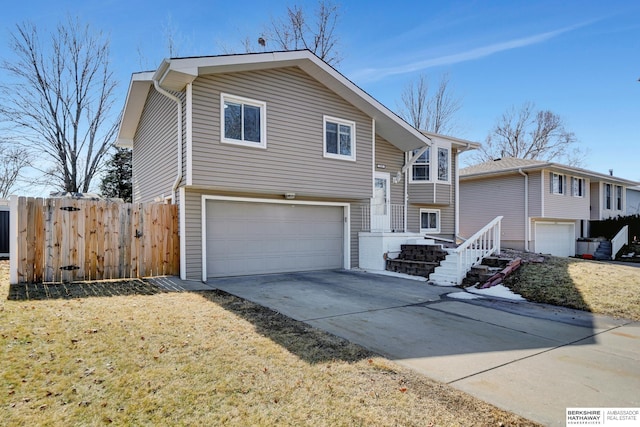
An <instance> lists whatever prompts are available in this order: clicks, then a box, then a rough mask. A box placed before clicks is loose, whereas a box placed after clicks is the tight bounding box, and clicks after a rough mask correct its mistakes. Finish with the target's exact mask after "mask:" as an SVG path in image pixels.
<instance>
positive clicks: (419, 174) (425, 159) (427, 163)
mask: <svg viewBox="0 0 640 427" xmlns="http://www.w3.org/2000/svg"><path fill="white" fill-rule="evenodd" d="M418 151H420V149H417V150H413V155H416V154H417V153H418ZM430 180H431V148H427V151H425V152H424V153H422V154H421V155H420V157H418V158H417V159H416V161H415V162H413V165H412V167H411V181H412V182H423V181H430Z"/></svg>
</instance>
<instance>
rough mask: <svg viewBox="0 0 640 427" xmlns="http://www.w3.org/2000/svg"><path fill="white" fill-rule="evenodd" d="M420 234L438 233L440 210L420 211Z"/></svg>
mask: <svg viewBox="0 0 640 427" xmlns="http://www.w3.org/2000/svg"><path fill="white" fill-rule="evenodd" d="M420 232H421V233H431V234H437V233H440V209H420Z"/></svg>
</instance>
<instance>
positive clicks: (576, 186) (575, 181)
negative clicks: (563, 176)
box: [571, 176, 584, 197]
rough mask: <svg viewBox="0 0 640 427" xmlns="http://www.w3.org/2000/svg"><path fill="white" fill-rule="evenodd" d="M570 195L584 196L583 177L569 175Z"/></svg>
mask: <svg viewBox="0 0 640 427" xmlns="http://www.w3.org/2000/svg"><path fill="white" fill-rule="evenodd" d="M571 195H572V196H573V197H584V178H576V177H575V176H574V177H571Z"/></svg>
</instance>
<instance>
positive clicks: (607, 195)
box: [604, 184, 611, 209]
mask: <svg viewBox="0 0 640 427" xmlns="http://www.w3.org/2000/svg"><path fill="white" fill-rule="evenodd" d="M604 208H605V209H611V184H605V185H604Z"/></svg>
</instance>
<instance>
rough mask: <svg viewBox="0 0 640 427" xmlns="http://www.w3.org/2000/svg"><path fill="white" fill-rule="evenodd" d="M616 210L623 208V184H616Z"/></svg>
mask: <svg viewBox="0 0 640 427" xmlns="http://www.w3.org/2000/svg"><path fill="white" fill-rule="evenodd" d="M616 210H619V211H621V210H622V186H621V185H616Z"/></svg>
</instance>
